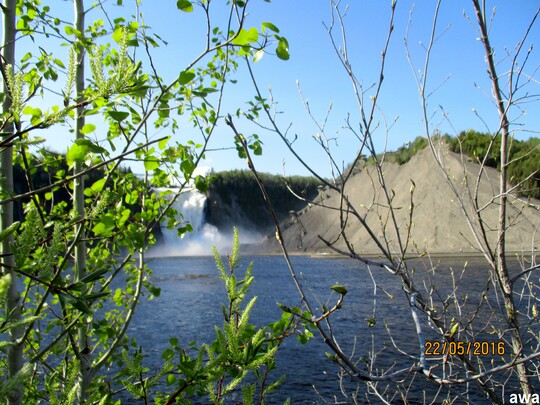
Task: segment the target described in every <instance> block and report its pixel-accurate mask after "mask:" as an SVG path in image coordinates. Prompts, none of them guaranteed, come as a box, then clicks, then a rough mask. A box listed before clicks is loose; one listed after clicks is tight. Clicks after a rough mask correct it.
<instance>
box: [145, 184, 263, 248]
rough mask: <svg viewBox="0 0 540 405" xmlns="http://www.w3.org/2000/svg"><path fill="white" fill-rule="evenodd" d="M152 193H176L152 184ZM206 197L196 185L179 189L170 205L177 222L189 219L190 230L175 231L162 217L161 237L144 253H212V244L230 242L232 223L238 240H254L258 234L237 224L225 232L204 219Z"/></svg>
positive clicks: (228, 243)
mask: <svg viewBox="0 0 540 405" xmlns="http://www.w3.org/2000/svg"><path fill="white" fill-rule="evenodd" d="M154 191H155V192H156V193H158V194H159V193H163V192H170V194H168V196H169V197H170V198H171V199H172V198H174V196H175V195H176V194H177V193H178V188H156V189H154ZM206 203H207V197H206V195H204V194H203V193H201V192H200V191H198V190H197V189H196V188H190V189H187V190H185V191H183V192H182V193H181V194H180V195H179V196H178V197H177V198H176V200H175V201H174V203H173V205H172V208H174V209H175V210H176V211H177V213H178V214H177V215H178V220H179V221H180V222H181V226H183V225H184V224H187V223H189V224H190V225H191V226H192V228H193V231H192V232H187V233H185V234H184V236H183V237H180V236H179V235H178V231H177V229H167V224H166V221H164V222H162V224H161V237H160V238H158V242H157V243H156V245H155V246H153V247H152V248H151V249H150V250H149V252H148V255H149V256H150V257H172V256H205V255H212V246H216V248H217V249H218V251H220V252H223V251H224V250H226V249H230V248H231V246H232V235H233V226H236V227H237V228H238V230H239V234H240V241H241V243H242V244H255V243H258V242H259V241H260V240H261V238H262V236H263V235H262V234H261V233H259V232H257V231H255V230H253V229H246V228H245V227H241V226H238V225H237V224H230V229H228V230H227V232H221V231H220V230H219V229H218V228H217V227H216V226H214V225H212V224H208V223H206V221H205V208H206Z"/></svg>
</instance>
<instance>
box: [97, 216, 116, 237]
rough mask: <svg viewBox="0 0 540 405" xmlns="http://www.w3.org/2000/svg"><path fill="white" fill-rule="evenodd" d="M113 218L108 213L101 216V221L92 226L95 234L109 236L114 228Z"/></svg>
mask: <svg viewBox="0 0 540 405" xmlns="http://www.w3.org/2000/svg"><path fill="white" fill-rule="evenodd" d="M114 226H115V223H114V218H113V217H112V215H110V214H106V215H104V216H103V217H102V218H101V221H100V222H99V223H97V224H96V226H94V227H93V228H92V231H93V232H94V234H96V236H110V235H111V234H112V231H113V229H114Z"/></svg>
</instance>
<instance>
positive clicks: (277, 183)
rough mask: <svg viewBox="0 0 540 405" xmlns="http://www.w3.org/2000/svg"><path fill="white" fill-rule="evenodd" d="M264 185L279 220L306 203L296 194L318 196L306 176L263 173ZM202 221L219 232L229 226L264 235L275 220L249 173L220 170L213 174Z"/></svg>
mask: <svg viewBox="0 0 540 405" xmlns="http://www.w3.org/2000/svg"><path fill="white" fill-rule="evenodd" d="M261 176H262V178H263V181H264V183H265V188H266V190H267V192H268V194H269V196H270V199H271V201H272V204H273V205H274V207H275V208H276V213H277V215H278V218H279V219H280V220H284V219H286V218H287V217H288V215H289V212H291V211H292V212H296V211H297V210H300V209H302V208H303V207H305V206H306V205H307V203H306V201H304V200H301V199H299V198H298V197H296V196H294V195H293V194H291V192H290V191H289V190H288V187H290V188H292V189H293V190H294V191H295V193H296V195H297V196H301V197H304V198H306V199H312V198H314V197H315V196H316V195H317V186H318V184H319V183H318V182H317V181H316V180H314V179H312V178H307V177H293V178H286V179H283V178H282V177H280V176H272V175H268V174H262V175H261ZM207 197H208V199H207V204H206V213H205V222H206V223H208V224H211V225H214V226H216V227H217V228H218V229H219V230H220V231H227V232H229V230H230V227H231V226H233V225H234V226H237V227H239V228H243V229H245V230H251V231H255V232H258V233H259V234H265V233H267V232H270V231H271V230H272V229H273V227H274V223H273V221H272V217H271V216H270V214H269V212H268V210H267V208H266V204H265V202H264V200H263V198H262V196H261V193H260V191H259V187H258V185H257V183H256V181H255V178H254V177H253V175H252V173H250V172H248V171H232V172H222V173H217V174H215V175H214V178H213V179H211V181H210V186H209V188H208V192H207Z"/></svg>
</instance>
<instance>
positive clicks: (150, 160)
mask: <svg viewBox="0 0 540 405" xmlns="http://www.w3.org/2000/svg"><path fill="white" fill-rule="evenodd" d="M158 167H159V160H158V158H157V157H155V156H148V157H147V158H145V159H144V169H145V170H146V171H150V170H155V169H157V168H158Z"/></svg>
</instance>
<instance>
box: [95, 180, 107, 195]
mask: <svg viewBox="0 0 540 405" xmlns="http://www.w3.org/2000/svg"><path fill="white" fill-rule="evenodd" d="M105 181H106V179H99V180H98V181H96V182H95V183H94V184H92V187H91V188H92V191H93V192H95V193H99V192H100V191H101V190H103V186H104V185H105Z"/></svg>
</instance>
